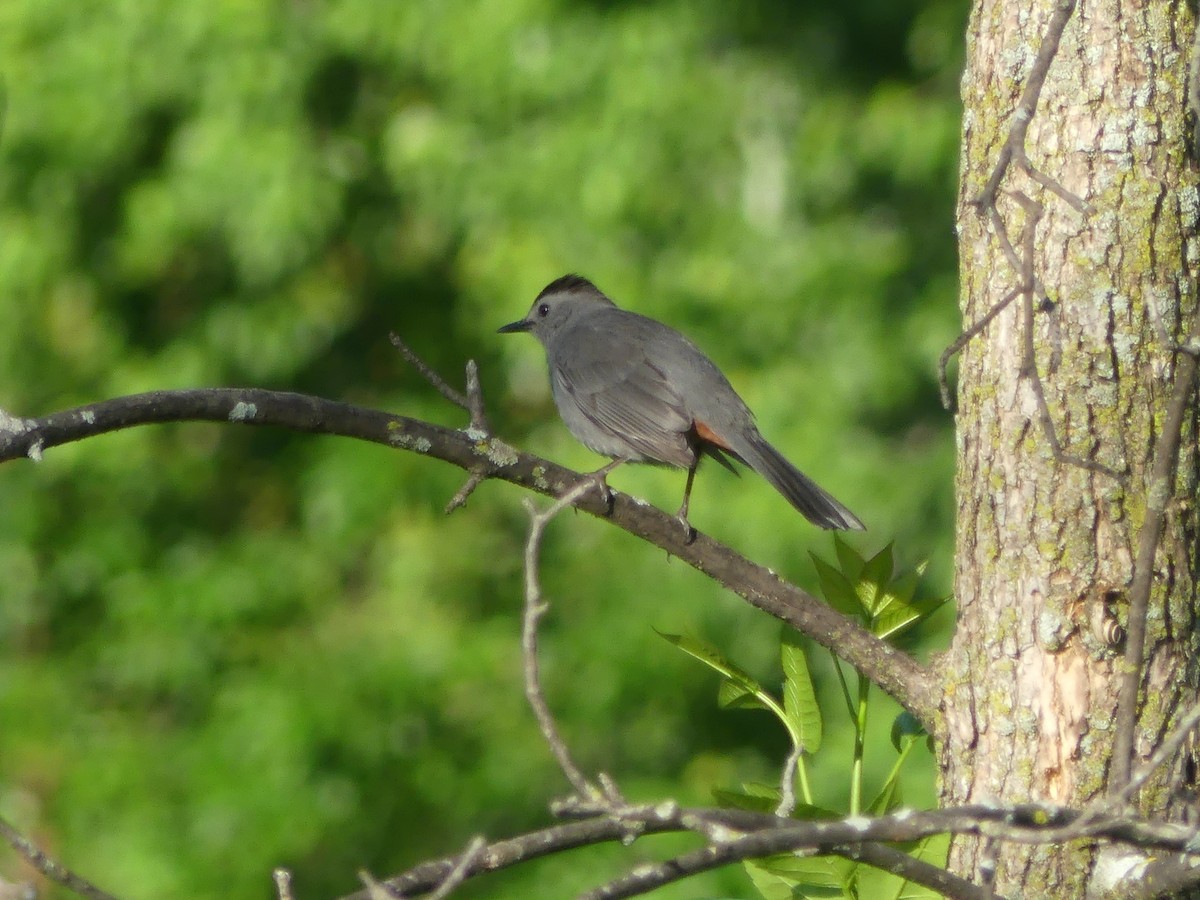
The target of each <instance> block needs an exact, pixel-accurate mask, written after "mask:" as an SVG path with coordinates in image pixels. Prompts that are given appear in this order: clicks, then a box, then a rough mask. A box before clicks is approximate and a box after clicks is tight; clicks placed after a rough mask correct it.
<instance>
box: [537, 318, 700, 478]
mask: <svg viewBox="0 0 1200 900" xmlns="http://www.w3.org/2000/svg"><path fill="white" fill-rule="evenodd" d="M688 349H691V350H692V351H693V352H696V353H699V351H695V348H694V347H692V346H691V344H690V343H689V342H688V341H687V340H686V339H685V338H684V337H683V336H682V335H680V334H679V333H678V332H675V331H672V330H671V329H669V328H667V327H666V326H663V325H660V324H659V323H657V322H655V321H653V320H652V319H647V318H645V317H643V316H639V315H637V314H635V313H630V312H626V311H624V310H621V309H617V308H615V307H612V308H600V309H597V310H596V311H594V312H592V313H591V314H589V315H587V316H581V317H580V318H579V319H578V320H577V321H574V322H571V323H569V324H568V325H567V326H566V327H565V328H563V329H562V330H561V331H559V332H558V333H556V334H555V335H554V336H553V338H552V340H551V342H550V343H549V344H548V346H547V348H546V352H547V357H548V361H549V364H550V378H551V385H552V387H553V390H554V400H555V402H556V403H557V405H558V411H559V414H560V415H561V416H562V419H563V421H564V422H565V423H566V425H567V428H569V429H570V430H571V433H572V434H573V435H575V437H576V438H578V439H579V440H580V441H581V442H582V443H583V444H584V445H585V446H587V447H588V448H590V449H591V450H594V451H596V452H597V453H601V454H604V455H606V456H611V457H614V458H618V457H619V458H625V459H632V460H649V461H656V462H664V463H668V464H671V465H676V466H689V465H691V463H692V461H693V459H694V451H693V450H692V447H691V446H690V444H689V442H688V439H687V433H688V431H689V430H690V429H691V427H692V422H693V410H692V409H691V406H690V404H689V402H688V398H687V396H686V394H685V393H684V392H683V391H681V390H680V387H679V384H678V383H677V380H676V379H675V377H674V374H673V373H672V372H671V369H672V366H673V363H672V360H673V358H675V357H678V356H679V354H680V353H681V352H686V351H687V350H688ZM710 365H711V363H710ZM722 380H723V378H722Z"/></svg>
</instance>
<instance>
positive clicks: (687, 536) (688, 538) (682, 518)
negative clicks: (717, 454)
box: [675, 453, 700, 544]
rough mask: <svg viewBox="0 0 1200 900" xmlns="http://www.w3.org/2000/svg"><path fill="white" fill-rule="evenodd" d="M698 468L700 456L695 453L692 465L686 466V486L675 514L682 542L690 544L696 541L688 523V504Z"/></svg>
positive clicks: (693, 529) (693, 530)
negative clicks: (680, 527) (680, 528)
mask: <svg viewBox="0 0 1200 900" xmlns="http://www.w3.org/2000/svg"><path fill="white" fill-rule="evenodd" d="M699 466H700V454H699V453H697V454H696V456H695V458H694V459H693V460H692V464H691V465H690V466H688V474H687V484H685V485H684V486H683V503H681V504H680V506H679V512H677V513H676V514H675V518H677V519H678V520H679V524H680V525H682V526H683V542H684V543H685V544H690V543H691V542H692V541H694V540H695V539H696V529H695V528H693V527H692V523H691V522H689V521H688V517H687V514H688V504H689V503H690V502H691V500H692V482H693V481H694V480H695V478H696V469H697V468H698V467H699Z"/></svg>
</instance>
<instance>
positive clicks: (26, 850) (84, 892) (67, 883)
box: [0, 819, 116, 900]
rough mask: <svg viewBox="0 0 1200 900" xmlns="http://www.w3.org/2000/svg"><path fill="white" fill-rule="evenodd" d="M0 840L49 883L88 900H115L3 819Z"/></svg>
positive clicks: (0, 822)
mask: <svg viewBox="0 0 1200 900" xmlns="http://www.w3.org/2000/svg"><path fill="white" fill-rule="evenodd" d="M0 838H3V839H4V841H5V842H6V843H7V844H8V845H9V846H10V847H12V848H13V850H15V851H16V852H17V853H18V854H20V856H21V857H22V858H23V859H24V860H25V861H26V862H28V863H29V864H30V865H31V866H33V867H34V868H35V869H37V870H38V871H39V872H41V873H42V874H43V875H45V876H46V877H47V878H49V879H50V880H51V881H53V882H55V883H57V884H61V885H62V886H63V887H65V888H69V889H70V890H72V891H74V892H75V893H76V894H78V895H79V896H80V897H87V898H88V900H116V898H115V897H114V896H113V895H112V894H109V893H107V892H106V891H102V890H100V888H98V887H96V886H95V885H94V884H92V883H91V882H90V881H88V880H87V879H86V878H82V877H80V876H79V875H76V874H75V873H74V872H72V871H71V870H70V869H68V868H67V867H66V866H64V865H63V864H62V863H60V862H58V861H57V860H54V859H51V858H50V857H49V856H47V855H46V854H45V853H43V852H42V851H41V850H39V849H38V848H37V847H35V846H34V845H33V843H32V842H30V841H29V839H28V838H26V837H25V836H24V835H23V834H21V833H20V832H19V831H17V829H15V828H14V827H13V826H12V825H10V824H9V823H8V822H7V821H6V820H4V819H0Z"/></svg>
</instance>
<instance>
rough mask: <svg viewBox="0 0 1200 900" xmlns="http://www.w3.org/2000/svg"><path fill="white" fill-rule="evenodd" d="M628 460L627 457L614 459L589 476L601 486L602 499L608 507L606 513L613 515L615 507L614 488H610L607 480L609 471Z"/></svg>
mask: <svg viewBox="0 0 1200 900" xmlns="http://www.w3.org/2000/svg"><path fill="white" fill-rule="evenodd" d="M627 461H628V460H625V459H614V460H613V461H612V462H610V463H609V464H608V465H606V466H601V467H600V468H599V469H597V470H596V471H595V472H592V473H591V474H590V475H589V476H588V477H589V478H591V479H592V481H593V482H594V483H595V485H596V487H597V488H599V490H600V500H601V502H602V503H603V504H604V506H605V507H606V508H607V512H606V513H605V515H611V514H612V508H613V496H612V490H611V489H610V488H609V486H608V481H607V479H608V473H609V472H611V471H612V470H613V469H615V468H616V467H617V466H619V465H621V463H623V462H627Z"/></svg>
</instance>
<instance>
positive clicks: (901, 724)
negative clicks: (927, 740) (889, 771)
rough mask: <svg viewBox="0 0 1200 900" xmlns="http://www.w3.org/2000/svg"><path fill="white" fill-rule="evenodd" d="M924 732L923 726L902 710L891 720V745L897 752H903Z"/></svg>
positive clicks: (910, 714) (914, 717)
mask: <svg viewBox="0 0 1200 900" xmlns="http://www.w3.org/2000/svg"><path fill="white" fill-rule="evenodd" d="M924 734H925V728H924V726H922V725H921V723H920V722H918V721H917V718H916V716H914V715H913V714H912V713H910V712H907V711H906V712H902V713H900V715H898V716H896V718H895V719H893V720H892V734H891V736H892V746H893V747H895V748H896V751H897V752H900V753H903V752H904V751H905V750H906V749H907V748H908V746H909V744H911V743H913V742H914V741H916V740H919V739H920V738H921V736H922V735H924Z"/></svg>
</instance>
